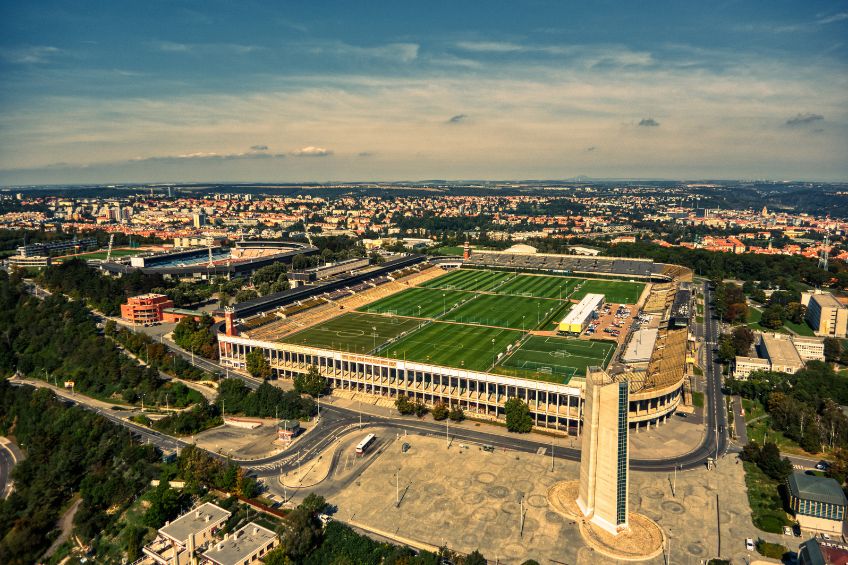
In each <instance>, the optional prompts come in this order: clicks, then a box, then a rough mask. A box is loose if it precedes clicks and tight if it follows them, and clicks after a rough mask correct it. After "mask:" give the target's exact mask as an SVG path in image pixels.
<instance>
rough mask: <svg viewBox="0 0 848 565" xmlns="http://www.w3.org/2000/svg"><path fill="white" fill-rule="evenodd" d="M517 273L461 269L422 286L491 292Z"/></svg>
mask: <svg viewBox="0 0 848 565" xmlns="http://www.w3.org/2000/svg"><path fill="white" fill-rule="evenodd" d="M515 276H516V275H515V273H503V272H500V271H482V270H476V269H459V270H456V271H451V272H450V273H448V274H446V275H443V276H441V277H437V278H435V279H431V280H429V281H427V282H425V283H423V284H422V285H421V286H422V287H424V288H443V289H447V290H479V291H483V292H489V291H491V290H492V289H493V288H495V287H497V286H498V285H499V284H502V283H503V282H504V281H506V280H507V279H511V278H514V277H515Z"/></svg>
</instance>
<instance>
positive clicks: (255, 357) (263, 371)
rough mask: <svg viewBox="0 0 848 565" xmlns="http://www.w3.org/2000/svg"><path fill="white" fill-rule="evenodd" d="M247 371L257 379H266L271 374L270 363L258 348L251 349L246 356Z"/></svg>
mask: <svg viewBox="0 0 848 565" xmlns="http://www.w3.org/2000/svg"><path fill="white" fill-rule="evenodd" d="M246 360H247V372H248V373H250V374H251V376H253V377H254V378H257V379H267V378H268V377H270V376H271V364H270V363H269V362H268V359H266V358H265V356H264V355H263V354H262V350H261V349H259V348H256V349H252V350H251V351H250V353H248V354H247V356H246Z"/></svg>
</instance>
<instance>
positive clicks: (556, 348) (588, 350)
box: [494, 336, 615, 384]
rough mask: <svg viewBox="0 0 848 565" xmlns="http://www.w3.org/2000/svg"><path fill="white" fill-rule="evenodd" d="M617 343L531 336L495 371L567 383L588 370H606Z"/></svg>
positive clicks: (502, 361)
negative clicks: (597, 367)
mask: <svg viewBox="0 0 848 565" xmlns="http://www.w3.org/2000/svg"><path fill="white" fill-rule="evenodd" d="M614 349H615V344H613V343H605V342H601V341H588V340H582V339H575V338H567V337H544V336H530V338H528V339H527V340H526V341H525V342H524V343H522V344H521V347H519V348H518V349H517V350H515V351H513V352H512V353H511V354H509V355H507V356H506V357H505V358H504V359H502V360H501V362H500V363H498V365H497V367H495V369H494V372H496V373H501V374H504V375H511V376H516V377H523V378H530V379H536V380H544V381H550V382H557V383H563V384H564V383H567V382H568V381H570V380H571V378H572V377H574V376H578V377H581V376H584V375H585V374H586V367H589V366H592V365H598V366H600V367H604V368H605V367H606V366H607V364H608V363H609V361H610V357H611V356H612V352H613V350H614Z"/></svg>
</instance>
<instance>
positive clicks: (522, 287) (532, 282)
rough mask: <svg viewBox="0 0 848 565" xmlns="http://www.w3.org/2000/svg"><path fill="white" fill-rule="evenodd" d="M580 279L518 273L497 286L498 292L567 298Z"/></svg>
mask: <svg viewBox="0 0 848 565" xmlns="http://www.w3.org/2000/svg"><path fill="white" fill-rule="evenodd" d="M579 282H580V279H574V278H571V277H552V276H548V275H518V276H517V277H515V278H513V279H511V280H510V281H509V282H507V283H505V284H504V285H503V286H501V287H499V288H498V294H515V295H518V296H535V297H539V298H559V299H560V300H562V299H563V298H568V295H569V293H570V292H571V291H572V290H574V287H575V286H577V283H579Z"/></svg>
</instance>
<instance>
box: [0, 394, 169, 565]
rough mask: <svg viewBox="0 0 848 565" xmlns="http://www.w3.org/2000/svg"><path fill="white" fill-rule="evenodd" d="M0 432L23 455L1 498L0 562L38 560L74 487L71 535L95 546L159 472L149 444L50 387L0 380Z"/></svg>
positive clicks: (114, 528) (12, 563)
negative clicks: (77, 498)
mask: <svg viewBox="0 0 848 565" xmlns="http://www.w3.org/2000/svg"><path fill="white" fill-rule="evenodd" d="M0 435H5V436H12V437H14V438H15V440H16V441H17V443H18V445H20V446H21V448H22V449H23V450H24V451H25V453H26V459H24V460H23V461H20V462H18V464H17V465H16V466H15V467H14V469H13V471H12V479H13V480H14V482H15V489H14V491H12V493H11V494H10V495H9V496H8V497H7V498H5V499H2V500H0V563H7V564H9V565H17V564H21V565H23V564H28V563H35V562H37V561H38V560H39V557H40V556H41V554H42V553H43V552H44V551H45V550H46V549H47V547H48V546H49V545H50V542H51V538H50V537H49V536H48V534H49V533H50V532H51V531H52V530H53V528H54V526H55V524H56V521H57V519H58V518H59V514H60V512H61V511H62V509H65V508H67V506H68V503H69V502H70V500H71V498H72V497H73V496H74V493H79V496H80V497H81V499H82V503H81V506H80V508H79V510H78V511H77V513H76V515H75V516H74V528H75V534H76V535H77V536H79V537H80V539H82V540H84V541H85V542H86V543H88V542H92V545H93V546H94V547H96V546H97V539H98V538H100V537H101V536H107V535H112V534H114V533H115V532H116V531H119V530H120V529H121V528H122V525H121V524H119V523H118V519H119V517H120V516H121V514H122V512H123V510H125V509H126V508H127V507H128V506H129V504H131V502H132V501H133V499H134V497H135V496H136V495H137V494H138V493H139V492H141V491H142V490H143V489H144V487H145V485H147V484H148V483H149V481H150V479H152V478H154V477H156V475H157V470H156V463H157V462H158V461H159V459H160V456H159V455H158V454H157V453H156V450H155V448H154V447H152V446H146V445H139V444H137V443H136V442H135V441H133V439H132V437H131V436H130V434H129V432H128V431H127V430H125V429H124V428H122V427H120V426H117V425H115V424H112V423H111V422H109V421H108V420H106V419H104V418H102V417H100V416H98V415H96V414H94V413H91V412H88V411H86V410H83V409H81V408H78V407H73V406H71V407H69V406H66V405H65V404H64V403H62V402H59V401H58V400H57V399H56V397H55V395H54V394H53V393H52V392H50V391H49V390H45V389H39V390H36V389H33V388H31V387H16V386H11V385H10V384H9V382H8V381H6V380H2V381H0Z"/></svg>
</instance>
